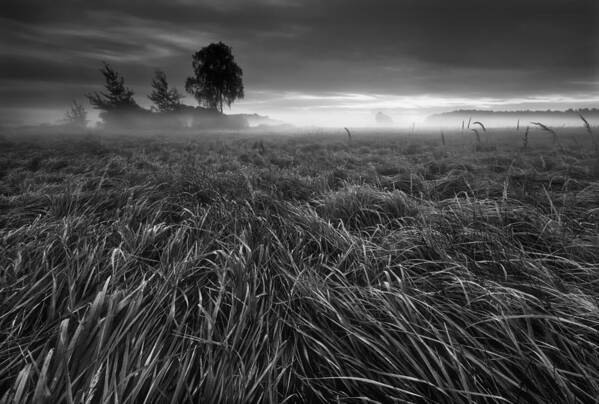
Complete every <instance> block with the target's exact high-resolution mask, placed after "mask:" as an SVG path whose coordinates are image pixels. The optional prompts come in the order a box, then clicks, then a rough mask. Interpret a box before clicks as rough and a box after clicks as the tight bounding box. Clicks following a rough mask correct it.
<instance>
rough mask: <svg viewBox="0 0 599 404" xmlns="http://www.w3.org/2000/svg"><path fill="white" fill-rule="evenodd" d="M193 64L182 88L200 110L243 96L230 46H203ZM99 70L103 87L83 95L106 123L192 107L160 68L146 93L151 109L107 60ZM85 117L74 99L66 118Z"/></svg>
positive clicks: (218, 107) (216, 107) (219, 107)
mask: <svg viewBox="0 0 599 404" xmlns="http://www.w3.org/2000/svg"><path fill="white" fill-rule="evenodd" d="M192 67H193V75H192V76H190V77H188V78H187V80H186V81H185V90H186V91H187V93H189V94H191V95H192V96H193V97H194V98H195V99H196V101H197V102H198V104H199V105H200V106H202V107H203V109H205V110H208V111H210V112H216V113H218V114H219V115H222V114H223V110H224V106H228V107H230V106H231V104H232V103H233V102H234V101H235V100H237V99H240V98H243V97H244V88H243V71H242V69H241V67H239V66H238V65H237V63H236V62H235V58H234V57H233V53H232V50H231V47H230V46H227V45H225V44H224V43H222V42H218V43H212V44H210V45H208V46H206V47H203V48H202V49H200V50H199V51H198V52H196V53H194V54H193V55H192ZM100 72H101V73H102V75H103V76H104V80H105V84H104V90H103V91H99V92H98V91H96V92H93V93H90V94H86V97H87V99H88V100H89V102H90V104H91V105H92V106H93V108H95V109H98V110H100V111H101V113H100V116H101V118H102V119H103V121H105V123H106V122H107V121H108V122H110V121H113V122H114V121H118V120H119V118H120V120H121V121H122V119H123V117H125V118H130V117H131V116H132V115H135V114H139V113H144V112H158V113H163V114H169V113H171V114H172V113H176V112H181V111H183V110H189V109H194V108H193V107H190V106H188V105H185V104H183V103H182V102H181V100H182V99H183V97H184V96H183V94H181V93H180V92H179V90H177V88H174V87H170V86H169V83H168V80H167V77H166V73H164V72H163V71H161V70H157V71H156V72H155V76H154V78H153V79H152V92H151V93H150V94H149V95H148V98H149V99H150V100H151V101H152V103H153V104H154V105H153V106H152V108H151V111H147V110H145V109H143V108H142V107H141V106H139V104H138V103H137V102H136V101H135V99H134V92H133V90H131V89H130V88H129V87H127V86H126V85H125V78H124V77H123V75H121V74H120V73H118V72H117V71H116V70H114V69H113V68H112V67H111V66H110V65H109V64H108V63H105V62H104V63H103V66H102V68H101V69H100ZM86 116H87V114H86V111H85V109H84V107H83V105H82V104H80V103H79V102H77V101H73V104H72V106H71V109H70V110H69V111H68V112H67V114H66V117H65V118H66V120H67V122H69V123H71V124H74V125H80V126H85V124H86Z"/></svg>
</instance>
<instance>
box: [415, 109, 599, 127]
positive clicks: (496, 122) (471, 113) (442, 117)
mask: <svg viewBox="0 0 599 404" xmlns="http://www.w3.org/2000/svg"><path fill="white" fill-rule="evenodd" d="M581 116H583V117H584V118H585V119H587V120H588V121H589V122H591V123H593V124H597V123H598V122H599V109H597V108H581V109H567V110H565V111H555V110H544V111H543V110H519V111H484V110H476V109H471V110H468V109H461V110H456V111H451V112H443V113H440V114H435V115H431V116H429V117H428V118H427V123H428V124H439V125H443V126H462V124H464V125H466V126H468V122H474V121H481V122H484V124H485V125H487V126H502V127H510V126H527V125H529V124H530V122H531V121H542V122H543V123H545V124H547V125H553V126H563V125H565V126H579V125H581V124H583V122H582V120H581Z"/></svg>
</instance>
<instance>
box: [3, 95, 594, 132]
mask: <svg viewBox="0 0 599 404" xmlns="http://www.w3.org/2000/svg"><path fill="white" fill-rule="evenodd" d="M144 90H145V89H144ZM139 93H142V94H143V93H144V91H140V92H139ZM183 102H184V103H185V104H188V105H196V104H197V103H196V102H195V100H194V99H193V98H192V97H190V96H187V97H185V99H184V100H183ZM139 104H140V105H141V106H142V107H143V108H149V107H150V102H149V100H147V99H145V98H144V99H142V98H140V99H139ZM597 105H599V95H596V94H579V95H560V94H549V95H538V96H529V97H511V98H507V97H506V98H501V97H465V96H445V95H434V94H418V95H393V94H374V93H373V94H370V93H355V92H322V93H310V92H297V91H296V92H276V91H247V92H246V98H245V99H242V100H238V101H237V102H236V103H234V104H233V105H232V106H231V109H227V110H226V111H225V113H228V114H259V115H265V116H267V117H269V118H271V119H273V120H275V121H278V122H280V123H283V124H291V125H295V126H298V127H340V126H341V127H342V126H353V127H372V126H376V121H375V115H376V113H377V112H382V113H384V114H386V115H388V116H389V117H391V118H392V119H393V124H392V126H404V127H406V126H411V125H413V124H422V123H423V122H424V121H425V119H426V118H427V117H428V116H429V115H431V114H435V113H441V112H449V111H453V110H458V109H478V110H489V111H491V110H526V109H530V110H547V109H552V110H563V109H568V108H591V107H597ZM68 108H69V106H68V105H65V106H64V108H59V107H58V106H57V107H54V108H25V109H22V110H20V111H13V112H12V117H13V118H16V117H19V118H20V119H19V120H21V121H23V122H24V123H25V122H26V123H28V124H42V123H51V124H52V123H53V124H56V123H60V121H61V120H62V119H64V113H65V111H66V110H67V109H68ZM86 108H87V110H88V119H89V121H90V124H91V125H92V126H93V125H94V124H95V123H97V122H98V121H99V116H98V115H99V114H98V111H97V110H94V109H92V108H91V106H89V105H86Z"/></svg>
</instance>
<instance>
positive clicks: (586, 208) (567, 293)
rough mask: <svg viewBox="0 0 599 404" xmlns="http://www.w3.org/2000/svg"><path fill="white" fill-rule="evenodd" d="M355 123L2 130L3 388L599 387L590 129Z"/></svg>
mask: <svg viewBox="0 0 599 404" xmlns="http://www.w3.org/2000/svg"><path fill="white" fill-rule="evenodd" d="M356 138H357V137H356V136H354V144H353V145H352V147H351V148H350V147H348V146H347V145H345V144H344V143H343V142H342V141H339V140H337V139H335V138H328V137H326V136H325V137H322V138H318V139H317V138H305V137H302V138H295V137H292V138H273V139H266V140H265V143H266V145H265V150H261V149H260V148H256V147H254V140H253V139H252V140H247V139H235V138H231V139H224V140H206V139H204V140H201V139H200V140H185V139H181V140H165V139H147V140H145V141H144V142H142V143H140V142H139V139H137V140H136V139H119V140H97V139H96V140H94V139H91V140H89V139H88V140H79V141H72V139H71V140H68V141H66V142H60V141H58V140H56V141H51V142H49V143H46V144H42V143H40V142H37V143H29V144H26V143H22V142H12V143H9V144H7V145H5V150H7V152H6V154H5V155H4V157H3V159H2V160H0V169H1V172H0V174H1V176H0V177H1V178H0V192H1V193H2V196H1V197H0V268H1V272H0V304H1V310H0V330H2V331H1V334H0V391H4V393H3V396H2V398H1V400H2V401H3V402H40V401H54V402H143V401H148V402H194V401H197V400H202V401H208V402H257V401H266V402H297V401H305V402H319V401H320V402H330V401H363V402H390V401H397V402H423V401H424V402H502V401H503V402H592V401H593V400H595V399H596V397H597V396H599V332H598V331H597V330H598V329H599V310H598V307H597V304H598V302H597V298H598V297H599V238H598V234H599V233H598V226H599V211H598V210H597V206H599V205H598V204H599V177H598V176H597V170H596V158H595V156H593V155H591V154H587V153H588V152H587V151H586V149H587V148H585V146H584V141H580V142H576V143H578V147H576V143H574V144H573V145H572V146H571V147H569V148H568V147H566V148H565V149H563V150H561V151H555V150H552V149H551V148H549V147H542V146H540V145H538V146H536V147H537V149H536V150H534V151H531V152H528V153H522V152H519V151H517V149H518V145H514V144H511V143H510V142H507V143H506V145H505V147H504V146H502V145H501V144H499V145H497V146H493V147H489V150H490V151H488V152H484V151H483V152H479V153H472V152H471V150H472V149H471V148H470V146H469V145H468V144H467V143H465V144H462V143H460V142H458V141H457V140H456V141H455V142H454V143H453V144H452V143H451V142H452V141H453V139H452V138H449V137H448V143H449V145H448V146H447V147H446V148H443V147H441V146H440V145H438V144H437V143H438V141H437V142H436V143H435V142H433V141H432V140H431V139H423V140H419V139H411V140H408V139H405V138H401V139H396V138H371V139H362V140H360V139H359V138H357V139H356ZM140 144H141V145H140Z"/></svg>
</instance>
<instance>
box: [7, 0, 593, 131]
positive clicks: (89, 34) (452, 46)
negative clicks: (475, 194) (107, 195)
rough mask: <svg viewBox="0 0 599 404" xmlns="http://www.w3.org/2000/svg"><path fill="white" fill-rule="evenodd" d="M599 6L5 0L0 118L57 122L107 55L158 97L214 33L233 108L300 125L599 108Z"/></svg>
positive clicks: (140, 88)
mask: <svg viewBox="0 0 599 404" xmlns="http://www.w3.org/2000/svg"><path fill="white" fill-rule="evenodd" d="M598 4H599V1H597V0H502V1H499V0H451V1H449V0H381V1H377V0H326V1H325V0H258V1H249V0H231V1H226V0H204V1H191V0H177V1H175V0H159V1H136V0H128V1H123V0H113V1H93V2H92V1H75V0H71V1H64V0H62V1H46V0H38V1H31V0H2V12H1V16H2V17H1V20H0V43H1V47H0V51H1V52H2V56H1V59H0V80H1V81H2V85H1V87H0V91H1V97H0V118H1V119H2V120H3V121H4V122H5V123H14V122H17V121H29V122H39V121H43V120H55V119H57V118H59V117H60V116H61V115H62V114H63V113H64V111H65V110H66V109H67V107H68V104H69V102H70V100H71V99H73V98H77V99H80V100H84V97H83V94H85V93H86V92H89V91H93V90H99V89H100V87H101V85H102V77H101V75H100V73H99V72H98V68H99V67H100V65H101V62H102V61H106V62H108V63H110V64H111V65H112V66H113V67H114V68H116V70H118V71H120V72H121V73H123V74H124V76H125V79H126V83H127V84H128V86H130V87H131V88H132V89H133V90H135V92H136V99H137V100H138V102H139V103H140V104H142V105H149V101H148V100H147V98H146V95H147V94H148V93H149V91H150V90H149V83H150V81H151V78H152V75H153V71H154V70H155V69H162V70H164V71H165V72H166V73H167V76H168V78H169V82H170V83H171V84H173V85H175V86H177V87H178V88H179V89H180V90H182V89H183V83H184V80H185V78H186V77H187V76H188V75H189V74H190V73H191V54H192V53H193V52H195V51H197V50H199V49H200V48H201V47H203V46H206V45H208V44H209V43H211V42H216V41H223V42H225V43H227V44H228V45H230V46H232V47H233V53H234V55H235V57H236V60H237V62H238V64H239V65H240V66H241V67H242V68H243V70H244V83H245V87H246V99H245V100H243V101H240V102H238V103H237V104H234V106H233V109H232V112H258V113H262V114H268V115H270V116H272V117H274V118H280V119H284V120H287V121H291V122H293V123H304V124H308V125H309V124H333V125H337V124H340V123H346V124H360V123H362V122H363V123H370V122H371V121H372V120H373V118H372V117H373V116H374V114H375V113H376V112H377V111H384V112H385V113H387V114H389V115H391V116H393V117H395V118H396V119H397V120H401V119H405V120H417V119H419V117H422V116H423V115H424V114H427V113H430V112H436V111H442V110H452V109H457V108H494V109H519V108H542V109H548V108H552V109H559V108H569V107H579V106H582V107H589V106H599V90H598V89H599V28H598V27H599V7H598ZM187 101H188V102H189V103H193V100H192V99H188V100H187Z"/></svg>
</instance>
